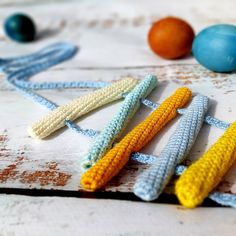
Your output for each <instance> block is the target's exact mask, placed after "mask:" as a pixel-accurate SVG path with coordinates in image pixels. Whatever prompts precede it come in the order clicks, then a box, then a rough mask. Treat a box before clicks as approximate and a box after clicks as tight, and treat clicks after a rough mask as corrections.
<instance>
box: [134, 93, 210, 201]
mask: <svg viewBox="0 0 236 236" xmlns="http://www.w3.org/2000/svg"><path fill="white" fill-rule="evenodd" d="M207 110H208V98H207V97H205V96H201V95H197V96H196V97H194V99H193V101H192V103H191V105H190V106H189V108H188V109H186V111H185V113H184V115H183V117H182V118H181V121H180V123H179V125H178V127H177V129H176V131H175V132H174V134H173V135H172V136H171V138H170V140H169V141H168V143H167V145H166V147H165V148H164V150H163V151H162V152H161V154H160V156H159V157H158V158H157V160H156V161H155V162H154V163H153V164H152V165H151V167H150V168H149V169H148V170H146V171H144V172H143V173H142V174H141V175H140V176H139V177H138V179H137V181H136V183H135V185H134V193H135V195H136V196H138V197H140V198H141V199H143V200H145V201H152V200H155V199H156V198H158V196H159V195H160V193H161V192H162V191H163V189H164V188H165V186H166V185H167V184H168V182H169V181H170V179H171V177H172V175H173V174H174V171H175V167H176V165H177V164H179V163H180V162H182V161H183V160H184V158H185V157H186V155H187V154H188V152H189V150H190V148H191V147H192V145H193V144H194V141H195V139H196V137H197V135H198V132H199V131H200V129H201V127H202V124H203V121H204V117H205V115H206V112H207Z"/></svg>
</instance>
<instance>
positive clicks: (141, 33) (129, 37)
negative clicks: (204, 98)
mask: <svg viewBox="0 0 236 236" xmlns="http://www.w3.org/2000/svg"><path fill="white" fill-rule="evenodd" d="M220 2H221V1H213V0H211V1H203V0H201V1H198V2H197V3H196V4H193V3H191V2H190V1H187V0H185V1H181V4H180V3H179V2H178V1H174V2H173V1H170V0H167V1H164V2H163V3H159V2H156V1H148V3H149V4H147V1H143V0H142V1H139V4H136V2H135V1H129V3H127V2H126V1H123V0H122V1H119V2H116V1H113V2H112V1H109V2H108V1H104V2H101V1H93V2H90V1H81V2H80V1H78V2H77V1H69V2H68V1H64V2H61V1H59V2H56V1H55V2H54V3H53V2H40V3H38V1H35V4H30V5H27V4H24V3H26V2H24V1H19V2H18V3H17V4H16V2H14V1H12V2H8V3H9V4H5V3H6V2H5V3H4V2H2V6H1V8H0V21H1V22H2V21H3V19H4V18H5V17H6V16H7V15H8V14H9V13H11V12H13V11H16V10H17V11H25V12H27V13H29V14H31V15H32V16H33V17H34V18H35V20H36V23H37V25H38V31H39V39H38V41H36V42H35V43H32V44H23V45H18V44H16V43H13V42H10V41H9V40H8V39H6V37H5V36H4V34H3V32H0V38H1V42H0V51H1V56H13V55H20V54H26V53H29V52H33V51H35V50H36V49H38V48H41V47H42V46H44V45H46V44H48V43H52V42H56V41H70V42H73V43H75V44H76V45H79V46H80V47H81V52H80V53H78V55H77V56H76V57H75V58H74V59H72V60H71V61H69V62H67V63H64V64H61V65H58V66H57V67H55V68H53V69H51V70H49V71H46V72H44V73H41V74H39V75H38V76H36V77H35V78H33V80H34V81H46V80H47V81H58V80H60V81H64V80H68V81H70V80H99V81H100V80H102V81H113V80H117V79H119V78H120V77H122V76H126V75H132V76H135V77H138V78H143V77H144V76H145V75H146V74H147V73H153V74H156V75H157V76H158V78H159V80H160V84H159V86H158V88H157V89H156V91H155V92H153V94H152V95H151V97H150V98H151V99H152V100H153V101H154V102H160V101H161V100H163V99H164V98H165V97H167V96H168V95H169V94H170V93H171V92H172V91H173V90H174V89H175V88H177V87H179V86H189V87H190V88H192V90H193V91H194V92H200V93H202V94H204V95H208V96H209V97H210V98H211V103H212V106H211V109H210V114H211V115H215V116H216V117H218V118H220V119H223V120H227V121H230V122H232V121H233V120H235V118H234V117H236V109H234V106H233V105H234V103H235V102H234V101H235V97H236V95H235V89H236V82H235V77H236V74H235V73H233V74H216V73H213V72H209V71H207V70H205V69H203V68H202V67H201V66H200V65H197V64H196V61H195V60H194V59H193V58H192V57H189V58H186V59H183V60H178V61H166V60H162V59H160V58H158V57H156V56H155V55H153V54H152V52H151V51H150V50H149V49H148V46H147V43H146V32H147V30H148V27H149V25H150V23H151V22H152V21H153V20H154V19H157V18H159V17H161V16H163V15H165V14H172V15H173V14H174V15H180V16H182V17H184V18H186V19H187V20H189V21H190V22H191V23H192V25H193V26H194V28H195V29H196V31H198V30H199V29H201V28H202V27H204V26H205V25H208V24H210V23H213V22H219V21H222V22H223V21H227V22H232V23H235V18H234V15H233V14H234V13H232V9H234V8H235V6H236V3H235V2H234V1H230V0H227V1H226V2H227V4H224V11H221V4H219V3H220ZM10 3H11V4H10ZM31 3H33V1H31ZM216 3H218V4H216ZM4 4H5V5H4ZM14 4H16V5H14ZM183 6H185V7H184V8H183ZM52 12H53V14H52ZM216 12H217V14H216ZM72 13H73V14H72ZM86 92H87V90H82V91H81V90H78V89H73V90H65V91H62V90H59V91H42V92H40V93H41V94H43V95H45V96H46V97H48V98H50V99H52V100H53V101H55V102H57V103H59V104H64V103H66V102H68V101H69V100H70V99H72V98H75V97H78V96H80V95H81V94H83V93H86ZM0 96H1V99H0V107H1V113H0V121H1V122H0V135H1V138H0V158H1V162H0V169H1V172H0V182H1V184H0V187H2V188H39V189H63V190H72V191H77V190H81V188H80V186H79V180H80V176H81V171H80V167H79V163H80V160H81V158H82V156H83V155H85V153H86V151H87V150H88V148H89V146H90V145H91V139H89V138H86V137H82V136H81V135H78V134H75V133H73V132H72V131H70V130H68V129H67V128H65V129H62V130H61V131H59V132H57V133H56V134H55V135H53V136H51V137H49V138H48V139H47V140H44V141H37V140H33V139H31V138H30V137H29V136H28V134H27V132H26V129H27V126H28V125H29V124H31V123H32V122H34V121H35V120H37V119H38V118H40V117H41V116H43V115H44V114H45V113H46V112H47V111H46V109H45V108H41V107H40V106H38V105H37V104H34V103H32V102H31V101H29V100H27V99H26V98H24V97H22V96H21V95H20V94H18V93H17V92H16V91H14V89H12V88H10V87H9V86H8V85H7V84H6V83H5V81H4V78H3V76H1V79H0ZM118 106H119V103H116V104H113V105H111V106H106V107H105V108H104V109H99V110H97V111H96V112H93V113H92V115H91V116H86V117H83V118H82V119H80V120H79V121H78V124H79V125H80V126H81V127H83V128H94V129H98V130H101V129H102V128H103V127H104V126H105V124H106V122H107V121H108V120H110V119H111V117H112V115H113V114H114V112H115V110H116V109H117V107H118ZM149 112H150V111H149V110H148V109H147V108H143V107H142V109H141V110H140V111H139V112H138V114H137V115H136V117H135V119H134V120H133V122H132V124H131V125H130V126H129V127H128V129H127V130H130V129H131V128H132V127H133V126H134V125H136V124H137V123H138V122H139V121H141V120H142V119H143V118H144V117H145V116H146V115H147V114H148V113H149ZM104 114H105V115H104ZM175 127H176V121H175V122H173V123H172V124H171V125H169V126H168V127H167V128H166V129H165V130H164V131H163V132H162V133H161V134H160V135H158V137H157V138H155V139H154V140H153V141H152V142H151V143H150V145H148V147H147V148H145V150H143V152H145V153H150V154H154V155H158V154H159V153H160V151H161V150H162V148H163V147H164V145H165V143H166V142H167V140H168V137H169V136H170V134H171V133H172V132H173V130H174V129H175ZM222 133H223V131H221V130H218V129H216V128H210V127H209V126H207V125H206V126H204V128H203V129H202V131H201V133H200V135H199V138H198V140H197V142H196V144H195V146H194V148H193V150H192V151H191V153H190V155H189V160H190V161H192V160H194V159H197V158H199V157H200V155H201V154H202V153H203V152H204V151H205V150H206V149H207V148H208V147H209V146H210V145H211V144H212V143H214V141H215V140H216V139H217V138H218V137H219V136H220V135H221V134H222ZM142 168H145V166H144V165H137V163H134V162H131V163H130V164H129V165H128V166H127V168H126V170H124V171H123V172H122V173H121V174H120V175H119V177H117V178H116V179H114V180H113V181H112V182H111V183H110V185H109V186H107V187H106V190H107V191H108V190H109V191H121V192H130V191H131V190H132V185H133V183H134V180H135V177H136V175H137V173H139V172H140V171H141V170H142ZM235 168H236V166H234V167H233V168H232V170H231V171H230V173H229V174H228V175H227V176H226V178H225V180H224V181H223V183H222V184H221V185H220V187H219V188H220V190H221V191H227V192H232V193H236V187H235V174H234V169H235Z"/></svg>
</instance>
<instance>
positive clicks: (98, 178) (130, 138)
mask: <svg viewBox="0 0 236 236" xmlns="http://www.w3.org/2000/svg"><path fill="white" fill-rule="evenodd" d="M191 95H192V94H191V91H190V90H189V89H188V88H184V87H183V88H179V89H178V90H177V91H176V92H175V93H174V94H173V95H172V96H170V97H169V98H167V99H166V100H165V101H164V102H163V103H162V104H161V105H160V106H159V107H158V108H157V109H156V110H155V111H154V112H152V113H151V114H150V115H149V116H148V117H147V118H146V119H145V120H144V121H142V122H141V123H140V124H139V125H137V126H136V127H135V128H134V129H133V130H132V131H130V132H129V133H128V134H127V135H126V136H125V137H124V138H123V139H122V140H121V141H120V142H119V143H118V144H116V146H115V147H114V148H112V149H111V150H110V151H109V152H107V154H106V155H105V156H104V157H103V158H102V159H100V160H99V161H98V162H97V163H96V164H95V165H94V166H93V167H92V168H91V169H89V170H88V171H86V172H85V173H84V174H83V176H82V178H81V185H82V187H83V188H85V189H87V190H91V191H95V190H96V189H99V188H101V187H102V186H104V185H105V184H106V183H107V182H108V181H109V180H110V179H111V178H112V177H113V176H115V175H116V174H117V173H118V172H119V171H120V170H121V169H122V168H123V167H124V165H125V164H126V163H127V162H128V160H129V157H130V154H131V153H132V152H137V151H139V150H140V149H141V148H143V147H144V146H145V145H146V144H147V143H148V142H149V141H150V140H151V139H152V138H153V137H154V136H155V135H156V134H157V133H158V132H159V131H160V130H161V129H162V127H163V126H165V125H166V124H167V123H168V122H169V121H170V120H172V119H173V118H174V117H175V116H176V115H177V111H176V110H177V109H178V108H181V107H183V106H184V105H185V104H186V103H187V102H188V101H189V100H190V98H191Z"/></svg>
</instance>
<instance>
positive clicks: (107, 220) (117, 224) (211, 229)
mask: <svg viewBox="0 0 236 236" xmlns="http://www.w3.org/2000/svg"><path fill="white" fill-rule="evenodd" d="M0 203H1V204H0V219H1V222H0V235H1V236H15V235H23V236H32V235H33V236H42V235H44V236H51V235H57V236H61V235H63V236H71V235H76V236H77V235H81V236H82V235H88V236H94V235H99V236H100V235H101V236H111V235H112V236H156V235H161V236H170V235H191V236H209V235H224V236H233V235H235V230H236V224H235V218H236V211H235V210H234V209H230V208H225V209H223V208H209V207H208V208H198V209H196V210H194V211H192V210H186V209H184V208H182V207H180V206H173V205H167V204H165V205H161V204H154V203H143V202H131V201H114V200H101V199H100V200H95V199H75V198H55V197H50V198H49V197H46V198H42V197H36V198H32V197H23V196H17V197H16V196H12V195H10V196H9V195H8V196H5V195H2V196H1V197H0Z"/></svg>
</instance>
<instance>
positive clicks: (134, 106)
mask: <svg viewBox="0 0 236 236" xmlns="http://www.w3.org/2000/svg"><path fill="white" fill-rule="evenodd" d="M156 85H157V78H156V76H153V75H148V76H146V77H145V79H144V80H143V81H142V82H140V83H139V84H138V85H136V87H135V88H134V89H133V90H132V91H131V92H130V93H129V94H128V95H127V96H126V97H125V100H124V101H123V103H122V105H121V107H120V109H119V111H118V112H117V113H116V114H115V116H114V117H113V119H112V120H111V121H110V122H109V123H108V124H107V126H106V127H105V128H104V129H103V131H102V132H101V133H100V134H99V135H98V136H97V137H96V138H95V141H94V143H93V145H92V147H91V148H90V150H89V152H88V154H87V156H86V157H85V159H84V160H83V161H82V168H84V169H88V168H90V167H91V166H92V165H93V164H95V163H96V162H97V161H98V160H99V159H100V158H101V157H102V156H103V155H104V154H105V153H106V152H107V151H108V150H109V149H110V148H111V146H112V144H113V143H114V141H115V140H116V139H117V138H118V137H119V136H120V135H121V133H122V131H123V130H124V128H125V127H126V125H127V124H128V122H129V121H130V119H131V118H132V116H133V115H134V114H135V112H136V111H137V110H138V108H139V106H140V104H141V98H144V97H146V96H147V95H148V94H149V93H150V92H151V91H152V90H153V89H154V88H155V87H156Z"/></svg>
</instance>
